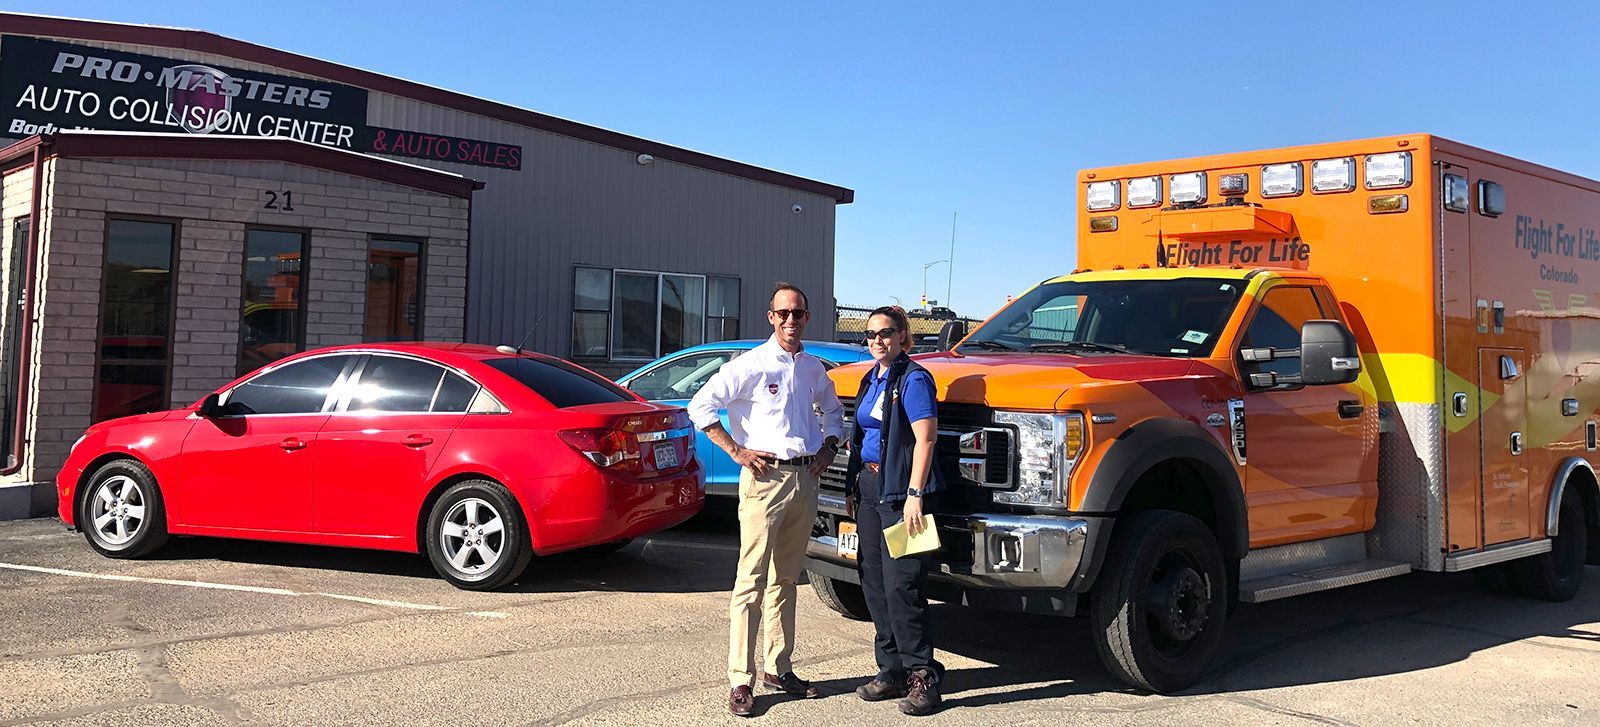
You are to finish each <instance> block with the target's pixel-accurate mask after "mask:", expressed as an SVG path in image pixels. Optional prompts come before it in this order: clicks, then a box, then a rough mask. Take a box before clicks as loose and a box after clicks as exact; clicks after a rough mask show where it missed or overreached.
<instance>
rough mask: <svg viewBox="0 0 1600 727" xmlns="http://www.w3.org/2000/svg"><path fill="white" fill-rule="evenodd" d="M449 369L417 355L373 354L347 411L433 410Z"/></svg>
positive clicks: (361, 375) (353, 393)
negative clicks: (416, 356)
mask: <svg viewBox="0 0 1600 727" xmlns="http://www.w3.org/2000/svg"><path fill="white" fill-rule="evenodd" d="M445 373H446V372H445V370H444V369H443V368H440V367H439V366H436V365H434V364H431V363H428V362H426V361H418V360H416V359H413V358H402V357H399V356H378V355H374V356H370V357H369V358H368V359H367V363H366V365H365V366H363V367H362V368H361V374H360V375H359V376H358V377H357V379H356V385H355V387H354V391H353V392H352V393H351V395H350V404H349V405H348V406H347V407H346V411H392V412H426V411H429V410H430V409H431V408H432V407H433V398H434V395H435V394H436V393H437V392H438V391H439V386H440V384H442V383H444V376H445Z"/></svg>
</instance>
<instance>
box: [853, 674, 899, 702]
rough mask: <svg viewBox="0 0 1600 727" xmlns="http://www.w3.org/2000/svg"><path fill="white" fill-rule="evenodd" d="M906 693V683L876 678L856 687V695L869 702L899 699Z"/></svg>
mask: <svg viewBox="0 0 1600 727" xmlns="http://www.w3.org/2000/svg"><path fill="white" fill-rule="evenodd" d="M905 695H906V685H905V684H904V683H899V684H897V683H895V682H886V681H884V680H882V679H877V678H874V679H873V680H872V681H870V682H867V683H866V684H863V685H861V686H859V687H856V696H858V697H860V698H861V699H863V700H865V701H868V702H882V701H883V700H885V699H899V698H901V697H904V696H905Z"/></svg>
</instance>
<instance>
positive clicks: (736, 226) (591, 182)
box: [367, 93, 835, 356]
mask: <svg viewBox="0 0 1600 727" xmlns="http://www.w3.org/2000/svg"><path fill="white" fill-rule="evenodd" d="M367 108H368V119H367V120H368V122H370V123H372V124H375V125H379V126H389V127H393V128H400V129H411V130H416V131H430V132H435V133H440V134H448V135H451V136H462V137H468V138H473V139H485V140H490V141H498V142H504V143H510V144H518V145H521V146H522V159H523V168H522V170H521V171H506V170H499V169H490V168H487V167H473V166H466V165H461V164H450V163H438V164H434V163H432V162H429V165H430V166H437V167H438V168H440V169H445V170H448V171H452V172H457V173H459V174H464V175H466V176H468V177H472V178H474V179H479V180H482V181H483V182H485V187H484V189H483V190H481V191H479V192H478V193H477V194H476V195H475V196H474V198H473V203H472V207H473V217H472V248H471V263H470V265H471V269H470V272H469V273H468V280H469V283H468V300H467V310H468V314H467V317H468V323H467V339H468V340H471V341H481V342H485V343H513V344H514V343H516V342H517V341H519V340H521V338H522V336H523V335H524V334H525V333H526V332H527V330H528V327H529V326H531V325H533V322H534V321H535V320H538V318H539V316H540V315H541V314H542V315H544V316H545V320H544V322H543V323H542V324H540V329H539V331H538V332H537V333H535V335H534V338H535V340H536V341H537V342H538V343H537V348H538V349H539V350H541V351H546V352H550V353H557V354H560V355H563V356H565V355H568V354H569V353H570V351H569V350H568V349H569V348H570V346H571V338H572V333H571V331H572V319H571V311H572V269H573V266H574V265H579V264H582V265H595V266H599V267H608V268H632V269H638V270H655V271H661V272H675V273H696V274H705V275H732V276H736V277H738V278H740V281H741V285H740V288H741V290H740V294H741V295H742V296H743V297H742V300H741V301H740V304H741V307H742V310H741V314H740V320H739V325H740V329H739V330H740V334H741V335H744V336H764V335H770V334H771V332H772V331H771V328H770V327H769V326H768V325H767V323H766V315H765V311H766V304H767V293H768V291H769V289H770V287H771V285H772V283H773V282H774V281H777V280H787V281H789V282H792V283H794V284H796V285H799V286H800V287H801V288H803V289H805V290H806V293H807V295H808V296H810V298H811V299H812V303H811V306H812V308H813V309H814V310H815V313H814V319H815V320H820V321H832V320H833V257H834V247H833V244H834V237H833V235H834V207H835V202H834V200H833V199H832V198H830V197H824V196H821V195H817V194H812V193H809V192H802V191H799V190H792V189H788V188H785V187H778V186H775V185H771V184H766V183H764V182H756V181H752V180H748V179H743V178H740V177H734V176H730V175H727V174H722V173H719V172H712V171H709V170H705V169H701V168H699V167H693V166H688V165H684V164H678V163H675V162H668V161H663V160H660V159H657V160H655V161H654V162H652V163H651V164H648V165H641V164H639V163H638V161H637V157H638V153H637V152H633V151H627V150H623V149H617V148H614V147H608V146H601V145H599V144H595V143H592V142H587V141H581V140H578V139H573V138H571V137H566V136H560V135H558V134H552V133H549V132H545V131H539V130H536V129H530V128H527V127H523V126H518V125H515V124H510V123H506V122H503V121H499V120H496V119H490V118H486V117H483V116H477V115H475V114H468V113H462V112H460V111H455V110H452V109H445V108H441V107H439V106H434V105H432V104H425V103H421V102H418V101H413V100H411V99H405V98H399V97H395V96H391V95H388V94H382V93H371V94H370V95H369V100H368V105H367ZM406 161H418V160H406ZM796 204H798V205H800V206H801V207H802V212H801V213H800V214H798V215H797V214H794V213H793V212H792V211H791V208H792V207H793V205H796ZM826 328H827V325H826V324H824V325H822V326H818V327H817V329H816V330H814V331H812V333H813V334H814V337H818V338H822V339H826V338H827V331H826V330H825V329H826Z"/></svg>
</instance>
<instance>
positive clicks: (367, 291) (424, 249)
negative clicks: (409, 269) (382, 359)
mask: <svg viewBox="0 0 1600 727" xmlns="http://www.w3.org/2000/svg"><path fill="white" fill-rule="evenodd" d="M375 242H404V243H408V244H415V245H416V246H417V323H416V336H417V337H416V338H414V339H405V340H411V341H425V340H427V335H428V331H427V327H426V326H425V325H424V323H425V322H426V320H427V316H426V315H425V311H426V310H427V303H428V238H426V237H416V236H413V235H378V234H372V235H368V236H367V255H366V258H365V259H364V261H363V262H364V263H365V265H363V267H362V269H363V271H364V272H365V275H363V276H362V278H361V287H362V291H361V301H362V304H361V339H362V342H363V343H401V342H404V341H402V340H400V339H395V340H393V341H373V340H371V339H368V338H367V306H368V305H369V304H370V303H371V302H372V250H373V247H372V244H373V243H375Z"/></svg>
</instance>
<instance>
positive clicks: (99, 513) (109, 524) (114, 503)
mask: <svg viewBox="0 0 1600 727" xmlns="http://www.w3.org/2000/svg"><path fill="white" fill-rule="evenodd" d="M148 499H149V498H148V497H146V495H145V494H144V491H143V490H142V489H140V487H139V483H137V482H134V481H133V478H132V477H129V476H127V475H115V476H113V477H107V478H106V479H104V480H101V481H100V483H99V485H98V486H97V487H95V489H94V494H93V495H92V496H91V497H90V499H89V519H90V522H87V523H84V525H85V526H86V528H93V530H94V537H95V539H96V540H99V541H100V542H101V543H102V544H104V545H105V546H107V547H111V548H118V547H121V546H124V545H127V544H128V541H130V540H133V539H134V538H135V537H137V536H138V535H139V528H140V527H141V526H143V525H144V520H145V502H146V501H147V500H148Z"/></svg>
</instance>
